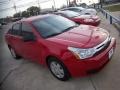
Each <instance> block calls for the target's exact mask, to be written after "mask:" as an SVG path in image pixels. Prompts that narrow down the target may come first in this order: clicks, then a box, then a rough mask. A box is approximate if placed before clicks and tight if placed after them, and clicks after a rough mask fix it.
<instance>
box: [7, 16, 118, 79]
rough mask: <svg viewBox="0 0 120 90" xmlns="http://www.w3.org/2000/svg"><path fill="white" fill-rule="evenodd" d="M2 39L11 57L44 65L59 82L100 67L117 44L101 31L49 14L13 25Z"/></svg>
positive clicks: (110, 55) (104, 31)
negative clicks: (4, 40)
mask: <svg viewBox="0 0 120 90" xmlns="http://www.w3.org/2000/svg"><path fill="white" fill-rule="evenodd" d="M5 39H6V42H7V45H8V47H9V49H10V52H11V54H12V56H13V57H14V58H16V59H19V58H21V57H22V58H27V59H29V60H31V61H34V62H37V63H39V64H42V65H45V66H47V67H48V68H49V69H50V71H51V73H52V74H53V75H54V76H55V77H56V78H57V79H59V80H62V81H65V80H68V79H69V78H70V77H78V76H82V75H87V74H89V73H90V72H92V71H95V70H98V69H99V68H101V67H103V66H104V65H105V64H106V63H107V62H108V61H109V59H110V58H111V57H112V55H113V52H114V49H115V45H116V43H115V42H116V40H115V38H113V37H111V36H110V35H109V33H108V32H107V31H106V30H104V29H102V28H98V27H94V26H88V25H76V23H74V22H73V21H71V20H69V19H67V18H64V17H61V16H58V15H52V14H47V15H41V16H35V17H31V18H27V19H24V20H20V21H18V22H16V23H14V24H13V26H12V27H11V28H10V29H9V31H8V32H7V33H6V35H5Z"/></svg>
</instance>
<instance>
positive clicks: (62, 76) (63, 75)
mask: <svg viewBox="0 0 120 90" xmlns="http://www.w3.org/2000/svg"><path fill="white" fill-rule="evenodd" d="M48 67H49V69H50V71H51V73H52V74H53V76H55V77H56V78H57V79H59V80H61V81H67V80H68V79H69V78H70V73H69V72H68V70H67V68H66V67H65V65H64V64H63V63H62V62H61V61H59V60H57V59H55V58H51V59H50V60H49V61H48Z"/></svg>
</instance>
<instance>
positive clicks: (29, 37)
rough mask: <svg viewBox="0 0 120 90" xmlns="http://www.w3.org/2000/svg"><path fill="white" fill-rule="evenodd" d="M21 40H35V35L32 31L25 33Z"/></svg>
mask: <svg viewBox="0 0 120 90" xmlns="http://www.w3.org/2000/svg"><path fill="white" fill-rule="evenodd" d="M23 40H24V42H28V41H35V35H34V34H33V33H30V32H29V33H26V34H24V36H23Z"/></svg>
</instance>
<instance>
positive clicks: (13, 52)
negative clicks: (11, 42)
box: [10, 48, 16, 58]
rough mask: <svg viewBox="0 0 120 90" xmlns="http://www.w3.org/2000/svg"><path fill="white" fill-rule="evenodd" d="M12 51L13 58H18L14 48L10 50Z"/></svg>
mask: <svg viewBox="0 0 120 90" xmlns="http://www.w3.org/2000/svg"><path fill="white" fill-rule="evenodd" d="M10 51H11V54H12V56H13V57H14V58H15V57H16V54H15V51H14V50H13V49H12V48H11V49H10Z"/></svg>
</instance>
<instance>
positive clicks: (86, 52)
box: [68, 47, 95, 59]
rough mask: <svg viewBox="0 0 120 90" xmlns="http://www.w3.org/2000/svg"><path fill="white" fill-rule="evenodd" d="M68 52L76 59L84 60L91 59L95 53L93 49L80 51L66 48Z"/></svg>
mask: <svg viewBox="0 0 120 90" xmlns="http://www.w3.org/2000/svg"><path fill="white" fill-rule="evenodd" d="M68 50H69V51H71V52H72V53H73V54H74V55H75V56H76V58H77V59H78V58H79V59H86V58H89V57H92V56H93V55H94V53H95V50H94V48H89V49H80V48H74V47H68Z"/></svg>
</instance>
